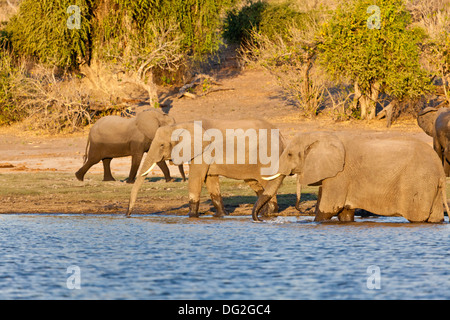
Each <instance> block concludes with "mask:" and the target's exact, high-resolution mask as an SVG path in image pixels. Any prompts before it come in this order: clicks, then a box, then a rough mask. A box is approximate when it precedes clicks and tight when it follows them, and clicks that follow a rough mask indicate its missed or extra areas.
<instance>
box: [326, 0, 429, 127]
mask: <svg viewBox="0 0 450 320" xmlns="http://www.w3.org/2000/svg"><path fill="white" fill-rule="evenodd" d="M373 5H376V6H377V7H378V8H379V11H380V16H379V22H378V23H379V24H378V27H375V28H373V27H370V26H371V25H370V23H371V20H370V19H372V18H373V17H374V16H373V15H374V13H373V12H372V13H371V12H370V10H368V8H369V7H371V6H372V7H373ZM318 36H320V37H321V39H322V42H321V43H320V46H319V49H320V53H319V61H320V62H321V64H322V65H323V66H324V67H325V69H326V70H327V72H328V73H329V74H331V75H332V76H334V77H335V78H336V79H350V80H351V81H352V82H353V83H354V84H355V94H356V96H357V98H358V103H359V105H360V107H361V118H362V119H366V118H368V119H371V118H373V117H374V116H375V106H376V102H377V100H378V96H379V94H381V93H383V92H384V93H386V94H388V95H389V96H391V97H393V98H395V99H398V100H402V99H408V98H417V97H419V96H421V95H422V94H424V93H426V92H427V91H429V90H430V79H429V78H428V76H427V73H426V72H425V70H423V68H422V67H421V65H420V62H419V54H420V48H419V43H420V41H421V40H422V39H423V37H424V32H423V30H421V29H418V28H411V15H410V13H409V12H408V11H407V10H406V8H405V3H404V1H402V0H378V1H375V2H374V1H372V0H354V1H350V2H345V3H343V4H342V5H341V6H340V7H339V8H338V9H337V10H336V11H335V13H334V15H333V17H332V18H331V19H329V21H328V22H327V23H326V24H325V25H324V26H323V28H322V30H321V31H320V32H319V35H318Z"/></svg>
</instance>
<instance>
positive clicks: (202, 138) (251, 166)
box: [127, 120, 284, 217]
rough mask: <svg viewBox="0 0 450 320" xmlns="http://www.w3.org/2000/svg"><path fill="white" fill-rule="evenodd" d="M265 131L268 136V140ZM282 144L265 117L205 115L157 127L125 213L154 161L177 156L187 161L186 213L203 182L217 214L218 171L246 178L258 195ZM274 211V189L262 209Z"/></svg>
mask: <svg viewBox="0 0 450 320" xmlns="http://www.w3.org/2000/svg"><path fill="white" fill-rule="evenodd" d="M263 134H265V136H266V138H267V139H266V141H264V139H263V138H264V136H263ZM272 135H273V136H272ZM225 139H226V140H225ZM235 140H236V143H234V142H235ZM246 141H248V143H246ZM261 141H263V142H261ZM231 143H232V144H231ZM183 145H184V146H187V148H186V149H183V158H182V159H181V157H178V155H180V154H181V151H180V146H183ZM283 149H284V143H283V137H282V136H281V134H279V131H278V129H276V128H275V127H274V126H273V125H271V124H270V123H268V122H266V121H264V120H237V121H225V120H203V121H193V122H188V123H183V124H178V125H172V126H166V127H161V128H159V129H158V130H157V132H156V135H155V139H154V140H153V143H152V145H151V147H150V150H149V152H148V154H147V157H146V159H145V160H144V162H143V165H142V168H141V171H140V173H139V175H138V178H137V180H136V183H135V185H134V186H133V188H132V191H131V197H130V202H129V206H128V212H127V215H130V214H131V211H132V209H133V206H134V203H135V201H136V197H137V193H138V190H139V188H140V186H141V185H142V183H143V181H144V176H145V175H146V174H148V172H149V171H150V170H151V169H152V168H153V166H154V164H155V163H158V162H161V161H164V160H172V161H173V162H174V163H177V164H178V163H179V162H181V161H184V162H187V163H189V182H188V188H189V216H190V217H198V216H199V213H198V209H199V201H200V193H201V189H202V184H203V182H205V184H206V187H207V189H208V191H209V193H210V196H211V200H212V203H213V205H214V207H215V209H216V212H215V216H218V217H221V216H223V215H225V214H227V212H226V211H225V208H224V205H223V201H222V196H221V194H220V186H219V176H224V177H228V178H232V179H238V180H244V181H245V182H246V183H247V184H248V185H249V186H250V187H251V188H252V189H253V190H254V191H255V192H256V194H257V195H260V194H261V193H262V192H263V191H264V186H265V184H266V183H267V181H265V180H264V179H262V177H263V175H264V174H265V175H266V176H269V175H271V174H273V173H275V172H276V168H275V170H274V172H271V173H269V171H270V166H271V165H272V164H273V163H278V158H279V156H280V155H281V153H282V151H283ZM224 150H225V152H224ZM264 150H265V151H264ZM268 150H270V155H271V156H270V157H271V158H273V159H274V160H273V161H269V160H268V159H264V158H262V156H264V155H266V156H267V155H268V153H267V151H268ZM213 153H214V156H213ZM175 158H179V159H175ZM213 158H214V160H213ZM235 158H236V159H235ZM262 159H264V160H262ZM265 170H266V171H267V173H265ZM277 210H278V205H277V202H276V195H275V194H274V195H273V197H272V198H271V199H269V201H268V204H267V205H266V206H265V209H264V211H265V213H266V214H270V213H273V212H277Z"/></svg>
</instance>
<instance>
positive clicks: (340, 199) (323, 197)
mask: <svg viewBox="0 0 450 320" xmlns="http://www.w3.org/2000/svg"><path fill="white" fill-rule="evenodd" d="M292 174H297V176H298V178H299V182H300V183H301V184H304V185H315V186H317V185H319V186H320V188H319V197H318V203H317V206H316V216H315V221H323V220H328V219H331V218H332V217H333V216H334V215H338V218H339V220H341V221H353V220H354V210H355V209H364V210H367V211H369V212H372V213H375V214H378V215H383V216H394V215H401V216H403V217H405V218H406V219H408V220H409V221H411V222H442V221H443V220H444V211H443V203H442V202H444V205H445V207H446V209H447V212H448V208H447V199H446V191H445V190H446V180H445V174H444V170H443V168H442V166H441V164H440V161H439V158H438V157H437V155H436V153H435V152H434V151H433V150H432V149H431V147H430V146H429V145H427V144H426V143H424V142H421V141H418V140H414V139H407V138H374V137H369V136H366V137H364V136H357V135H353V134H339V135H337V134H333V133H326V132H318V133H301V134H298V135H297V136H295V138H294V139H293V140H292V141H291V142H290V143H289V144H288V145H287V147H286V148H285V150H284V152H283V154H282V155H281V157H280V164H279V171H278V173H277V174H276V175H274V176H272V177H270V178H268V179H270V180H271V181H270V183H269V184H267V186H266V189H265V191H264V192H263V194H261V195H260V196H259V198H258V201H257V202H256V204H255V205H254V207H253V212H252V215H253V219H254V220H259V218H258V212H259V211H260V209H261V207H262V206H263V205H264V203H265V202H266V201H268V199H270V198H271V197H272V196H273V194H275V193H276V191H277V189H278V187H279V185H280V184H281V182H282V181H283V179H284V177H285V176H287V175H292ZM298 197H299V194H298ZM298 200H299V199H298Z"/></svg>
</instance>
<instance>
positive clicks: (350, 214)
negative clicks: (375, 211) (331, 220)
mask: <svg viewBox="0 0 450 320" xmlns="http://www.w3.org/2000/svg"><path fill="white" fill-rule="evenodd" d="M338 219H339V221H342V222H353V221H355V210H354V209H347V208H344V209H342V211H341V212H340V213H339V214H338Z"/></svg>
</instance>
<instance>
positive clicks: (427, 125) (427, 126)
mask: <svg viewBox="0 0 450 320" xmlns="http://www.w3.org/2000/svg"><path fill="white" fill-rule="evenodd" d="M437 111H438V109H436V108H432V107H427V108H425V109H423V110H422V111H421V112H420V113H419V114H418V115H417V124H418V125H419V127H421V128H422V130H423V131H425V133H426V134H427V135H429V136H430V137H433V136H434V123H435V121H436V118H437V116H438V112H437Z"/></svg>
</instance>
